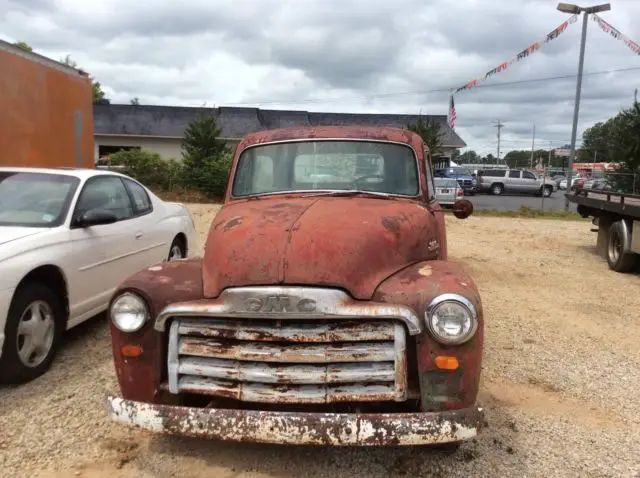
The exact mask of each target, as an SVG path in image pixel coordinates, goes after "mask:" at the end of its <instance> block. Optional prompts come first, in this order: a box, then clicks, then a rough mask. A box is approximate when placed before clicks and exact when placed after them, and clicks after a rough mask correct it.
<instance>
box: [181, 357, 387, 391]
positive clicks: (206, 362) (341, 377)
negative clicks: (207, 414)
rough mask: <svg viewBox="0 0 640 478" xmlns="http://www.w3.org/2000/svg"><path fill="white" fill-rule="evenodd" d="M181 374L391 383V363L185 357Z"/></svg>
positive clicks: (269, 380)
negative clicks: (268, 361)
mask: <svg viewBox="0 0 640 478" xmlns="http://www.w3.org/2000/svg"><path fill="white" fill-rule="evenodd" d="M178 371H179V373H180V374H181V375H194V376H199V377H209V378H216V379H223V380H235V381H241V382H259V383H291V384H301V385H302V384H304V385H314V384H324V383H328V384H332V383H349V382H354V381H359V380H364V381H366V382H393V381H394V379H395V378H394V377H395V370H394V364H393V362H381V363H370V364H349V363H343V364H330V365H289V364H287V365H279V364H278V365H275V364H263V363H258V362H241V361H237V360H236V361H232V360H217V359H210V358H196V357H185V358H184V359H181V360H180V365H179V367H178Z"/></svg>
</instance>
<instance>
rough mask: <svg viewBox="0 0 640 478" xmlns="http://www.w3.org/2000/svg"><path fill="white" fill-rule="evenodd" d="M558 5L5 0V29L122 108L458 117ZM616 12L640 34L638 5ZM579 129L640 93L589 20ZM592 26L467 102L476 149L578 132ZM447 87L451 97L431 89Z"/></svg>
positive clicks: (442, 0)
mask: <svg viewBox="0 0 640 478" xmlns="http://www.w3.org/2000/svg"><path fill="white" fill-rule="evenodd" d="M556 5H557V2H556V1H553V0H541V1H533V0H509V1H508V2H507V1H504V2H497V1H495V0H384V1H383V0H181V1H177V0H145V1H142V2H136V1H131V0H0V38H2V39H4V40H6V41H17V40H23V41H26V42H27V43H29V44H30V45H31V46H32V47H33V48H34V49H35V50H36V51H37V52H39V53H41V54H44V55H46V56H49V57H51V58H54V59H60V58H62V57H64V56H65V55H67V54H70V55H71V57H72V58H73V59H74V60H75V61H77V62H78V64H79V66H81V67H82V68H83V69H85V70H86V71H88V72H89V73H90V74H92V75H93V76H95V78H96V79H98V80H99V81H100V82H101V83H102V85H103V88H104V91H105V92H106V94H107V96H108V97H109V98H110V99H111V101H112V103H128V102H129V100H130V99H131V98H133V97H138V98H139V99H140V101H141V103H143V104H165V105H190V106H202V105H203V104H204V103H206V104H207V105H209V106H213V105H215V106H223V105H240V104H242V105H248V106H259V107H264V108H274V109H306V110H310V111H336V112H365V113H376V112H379V113H382V112H384V113H419V112H422V113H425V114H447V110H448V102H449V96H448V95H449V93H448V91H449V89H450V88H455V87H458V86H462V85H463V84H465V83H467V82H468V81H470V80H473V79H475V78H477V77H482V76H484V74H485V73H486V72H487V71H488V70H490V69H492V68H494V67H495V66H497V65H498V64H500V63H502V62H504V61H508V60H509V59H510V58H512V57H513V56H514V55H516V54H517V53H518V52H519V51H521V50H523V49H524V48H526V47H527V46H528V45H529V44H530V43H533V42H534V41H537V40H541V39H544V38H545V37H546V35H547V33H549V32H550V31H552V30H553V29H554V28H555V27H557V26H558V25H559V24H560V23H562V22H563V21H564V20H566V19H567V18H568V17H569V15H567V14H565V13H561V12H558V11H556ZM611 7H612V9H611V11H609V12H604V13H602V14H601V16H602V18H603V19H605V20H606V21H608V22H609V23H610V24H612V25H613V26H614V27H616V28H617V29H618V30H620V31H621V32H622V33H623V34H625V35H627V36H629V37H630V38H631V39H632V40H634V41H635V42H636V43H640V28H639V27H640V0H612V1H611ZM588 28H589V32H588V38H587V50H586V58H585V72H588V73H593V72H603V71H605V72H606V71H610V70H616V69H627V68H637V69H636V70H629V71H622V72H615V73H605V74H595V75H589V76H586V77H585V78H584V81H583V96H582V101H581V106H580V122H579V128H578V138H580V136H581V134H582V132H583V131H584V129H585V128H587V127H589V126H590V125H592V124H593V123H594V122H596V121H602V120H606V119H607V118H609V117H610V116H612V115H615V114H616V113H617V112H618V111H619V110H620V109H621V108H624V107H627V106H629V105H630V104H631V102H632V100H633V93H634V89H635V88H637V87H638V88H640V56H638V55H635V54H634V53H633V52H632V51H631V50H630V49H629V48H628V47H627V46H626V45H625V44H624V43H623V42H622V41H620V40H616V39H614V38H612V37H611V36H609V35H608V34H606V33H604V32H603V31H602V30H601V29H600V28H599V27H598V25H597V24H596V23H595V22H593V21H589V24H588ZM580 30H581V20H580V21H579V22H577V23H574V24H572V25H569V27H568V29H567V30H566V31H565V32H564V33H562V34H561V35H560V36H559V37H558V38H556V39H555V40H553V41H551V42H549V43H547V44H545V45H543V46H542V47H541V48H540V50H538V51H537V52H536V53H534V54H533V55H531V56H530V57H528V58H525V59H523V60H521V61H519V62H516V63H514V64H512V65H511V66H510V67H509V68H508V69H507V70H505V71H503V72H501V73H498V74H496V75H494V76H493V77H491V78H489V79H488V80H486V81H484V82H482V83H481V84H482V85H483V86H482V87H478V88H474V89H472V90H470V91H462V92H460V93H458V94H457V95H456V96H455V102H456V109H457V117H458V120H457V123H456V131H457V132H458V134H460V136H461V137H462V138H463V139H464V140H465V141H466V142H467V144H468V147H469V148H470V149H474V150H476V151H477V152H480V153H487V152H492V153H493V154H494V155H495V151H496V144H497V140H496V128H495V127H494V126H493V125H492V123H493V122H495V121H497V120H500V121H502V122H503V123H504V124H505V127H504V128H503V129H502V138H503V142H502V154H501V156H503V155H504V153H505V152H506V151H508V150H510V149H528V148H530V147H531V132H532V124H533V122H535V123H536V136H537V138H538V139H537V146H540V147H548V146H549V145H550V144H551V145H552V146H554V147H559V146H562V145H563V144H565V143H568V142H569V139H570V137H571V121H572V114H573V103H574V95H575V78H573V77H572V78H568V79H560V80H554V81H540V82H529V83H526V82H520V83H516V84H511V85H499V83H503V82H514V81H515V82H519V81H521V80H531V79H538V78H545V77H553V76H562V75H575V74H576V72H577V64H578V53H579V43H580ZM433 90H438V91H433Z"/></svg>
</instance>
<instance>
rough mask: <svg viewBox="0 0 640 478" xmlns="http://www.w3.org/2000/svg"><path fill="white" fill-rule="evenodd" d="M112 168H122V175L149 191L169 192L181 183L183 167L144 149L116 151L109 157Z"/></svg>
mask: <svg viewBox="0 0 640 478" xmlns="http://www.w3.org/2000/svg"><path fill="white" fill-rule="evenodd" d="M109 159H110V163H111V165H112V166H123V167H124V168H123V169H122V173H123V174H126V175H127V176H131V177H132V178H135V179H137V180H138V181H140V182H141V183H142V184H144V185H145V186H147V187H148V188H150V189H161V190H165V191H166V190H170V189H171V188H172V187H175V185H177V184H180V183H181V182H182V181H183V167H182V165H181V164H180V163H179V162H177V161H176V160H175V159H164V158H163V157H162V156H160V155H159V154H158V153H154V152H153V151H148V150H144V149H132V150H129V151H118V152H117V153H114V154H111V155H109Z"/></svg>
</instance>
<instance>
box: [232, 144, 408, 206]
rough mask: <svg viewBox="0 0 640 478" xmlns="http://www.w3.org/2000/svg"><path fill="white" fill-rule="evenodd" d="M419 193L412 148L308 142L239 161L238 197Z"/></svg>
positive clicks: (266, 149)
mask: <svg viewBox="0 0 640 478" xmlns="http://www.w3.org/2000/svg"><path fill="white" fill-rule="evenodd" d="M355 189H357V190H361V191H373V192H378V193H385V194H390V195H398V196H417V195H418V194H419V192H420V186H419V181H418V161H417V158H416V156H415V154H414V152H413V150H412V149H411V148H409V147H408V146H404V145H401V144H396V143H387V142H375V141H364V140H363V141H339V140H320V141H318V140H315V141H313V140H310V141H296V142H289V143H275V144H264V145H260V146H254V147H250V148H248V149H246V150H245V151H243V152H242V154H241V155H240V158H239V160H238V166H237V169H236V174H235V177H234V180H233V188H232V195H233V196H234V197H242V196H253V195H259V194H274V193H290V192H297V191H300V192H304V191H345V190H355Z"/></svg>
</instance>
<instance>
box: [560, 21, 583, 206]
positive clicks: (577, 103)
mask: <svg viewBox="0 0 640 478" xmlns="http://www.w3.org/2000/svg"><path fill="white" fill-rule="evenodd" d="M588 20H589V14H588V13H587V12H584V14H583V16H582V39H581V40H580V59H579V60H578V81H577V82H576V99H575V105H574V108H573V126H572V128H571V152H570V153H569V164H568V166H567V169H568V171H567V189H568V191H569V193H571V180H572V176H573V174H572V173H573V160H574V159H575V155H576V135H577V132H578V114H579V112H580V91H581V90H582V70H583V67H584V49H585V46H586V44H587V22H588ZM564 210H565V211H568V210H569V198H568V197H566V196H565V198H564Z"/></svg>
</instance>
